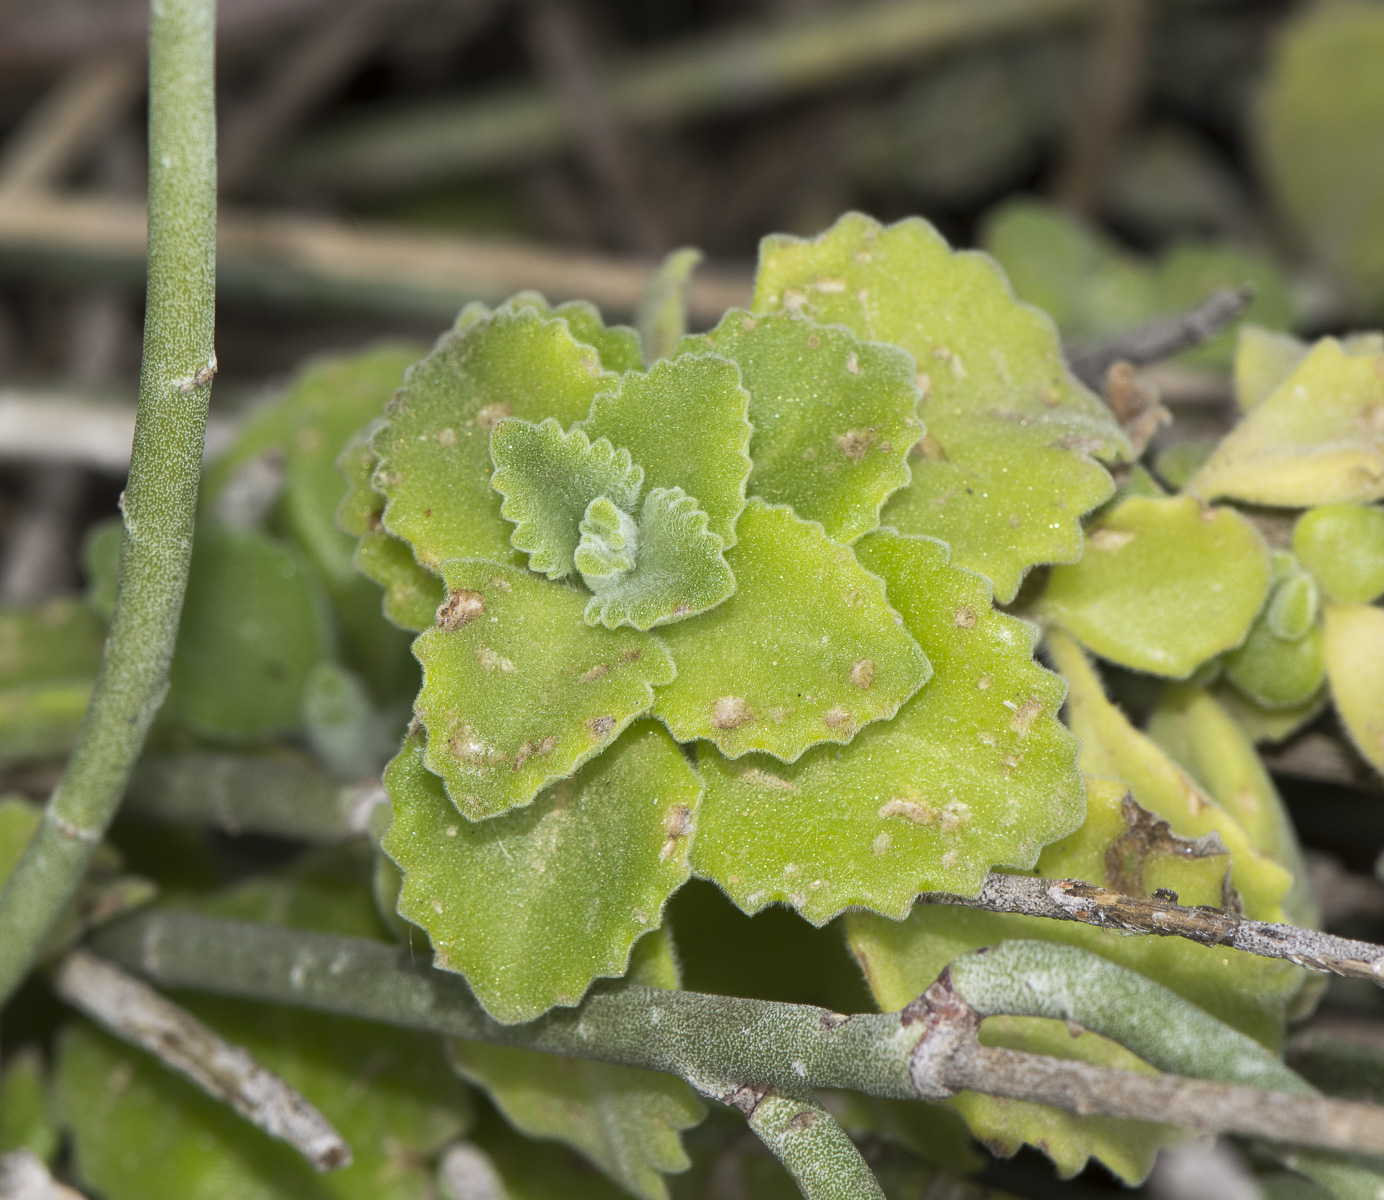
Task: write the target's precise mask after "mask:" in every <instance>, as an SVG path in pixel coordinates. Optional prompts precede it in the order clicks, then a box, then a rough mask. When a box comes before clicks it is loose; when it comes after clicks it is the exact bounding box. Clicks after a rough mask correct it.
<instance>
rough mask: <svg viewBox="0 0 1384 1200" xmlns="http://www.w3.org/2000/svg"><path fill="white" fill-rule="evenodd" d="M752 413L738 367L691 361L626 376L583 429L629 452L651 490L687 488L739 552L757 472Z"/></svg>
mask: <svg viewBox="0 0 1384 1200" xmlns="http://www.w3.org/2000/svg"><path fill="white" fill-rule="evenodd" d="M748 409H749V395H748V394H747V393H746V391H745V389H744V388H743V387H741V386H740V372H739V371H738V370H737V369H736V367H735V364H734V363H730V362H727V361H726V360H725V359H722V358H715V357H713V356H711V355H695V356H694V355H684V356H682V357H680V358H678V359H675V360H671V361H670V360H667V359H663V360H661V361H659V362H656V363H655V364H654V365H653V367H652V368H651V369H650V371H649V373H648V374H647V375H644V374H641V373H639V372H637V371H635V372H630V373H629V374H627V375H624V376H623V377H622V378H621V380H620V389H619V391H610V390H607V391H606V392H604V393H603V394H602V395H599V396H597V397H596V398H595V400H594V401H593V402H592V405H591V415H590V416H589V417H587V419H586V420H584V421H582V422H581V428H582V429H583V430H585V431H586V433H587V434H588V435H589V436H590V437H591V438H592V439H593V440H594V439H596V438H609V439H610V442H611V444H612V445H614V446H619V447H621V448H622V449H625V450H628V451H629V452H630V456H631V458H633V460H634V461H635V462H636V463H638V464H639V465H640V466H641V467H643V468H644V486H645V487H646V488H650V489H652V488H674V487H680V488H682V489H683V491H685V492H686V493H687V494H688V495H689V496H692V497H693V498H694V499H695V500H696V501H697V506H698V507H699V508H700V509H702V510H703V511H704V512H705V513H706V514H707V515H708V516H709V517H710V518H711V521H710V525H709V526H708V528H709V529H710V530H711V532H712V533H714V534H715V535H716V536H717V537H719V538H720V539H721V540H722V541H723V542H725V544H726V545H727V546H733V545H735V537H736V533H735V522H736V519H737V518H738V517H739V516H740V510H741V509H742V508H744V507H745V480H746V478H748V476H749V474H750V467H751V463H750V456H749V454H748V452H747V447H748V446H749V442H750V433H751V429H750V422H749V419H748V417H747V415H746V414H747V412H748Z"/></svg>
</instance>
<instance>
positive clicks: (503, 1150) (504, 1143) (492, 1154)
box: [443, 1106, 798, 1200]
mask: <svg viewBox="0 0 1384 1200" xmlns="http://www.w3.org/2000/svg"><path fill="white" fill-rule="evenodd" d="M742 1127H743V1124H742ZM473 1137H474V1140H473V1142H471V1143H464V1145H466V1147H467V1151H468V1152H469V1156H472V1160H473V1162H475V1163H476V1167H479V1168H480V1170H475V1169H474V1168H473V1170H472V1171H468V1173H467V1175H466V1177H465V1178H466V1180H467V1183H468V1184H472V1182H473V1180H475V1178H476V1176H477V1175H479V1174H480V1173H481V1171H483V1170H484V1166H485V1165H488V1166H489V1167H490V1168H491V1170H492V1171H493V1172H494V1175H495V1176H498V1182H499V1185H500V1187H501V1188H502V1189H503V1190H502V1191H500V1192H498V1193H496V1195H495V1198H494V1200H625V1198H626V1197H627V1196H628V1193H627V1192H625V1191H624V1190H623V1189H620V1188H617V1187H616V1186H615V1185H614V1184H612V1183H610V1182H609V1181H608V1180H607V1179H606V1177H605V1176H604V1175H602V1174H601V1172H600V1171H598V1170H597V1169H596V1168H595V1167H593V1166H592V1165H591V1164H590V1163H589V1162H587V1161H586V1159H584V1158H582V1157H580V1156H579V1155H577V1154H576V1153H575V1152H574V1151H572V1150H570V1149H568V1148H567V1147H566V1146H563V1145H560V1144H559V1143H557V1142H538V1141H532V1140H530V1139H529V1138H526V1137H524V1136H522V1135H521V1134H519V1133H516V1132H515V1131H514V1130H513V1129H512V1128H511V1127H510V1126H509V1124H508V1123H507V1122H506V1121H505V1120H504V1118H503V1117H501V1116H499V1115H498V1114H496V1113H495V1112H494V1111H493V1110H492V1109H490V1108H489V1106H486V1107H485V1108H484V1109H483V1110H482V1111H481V1114H480V1121H479V1123H478V1125H477V1128H476V1131H475V1134H474V1135H473ZM480 1155H484V1158H483V1159H479V1156H480ZM477 1159H479V1161H477ZM467 1165H468V1167H470V1166H471V1163H468V1164H467ZM790 1186H791V1185H790ZM443 1195H444V1196H446V1195H447V1193H446V1192H444V1193H443ZM453 1195H455V1196H456V1197H457V1200H470V1197H469V1196H468V1194H467V1193H466V1192H465V1191H459V1192H454V1193H453ZM448 1200H451V1198H450V1197H449V1198H448ZM475 1200H490V1198H489V1196H488V1194H487V1193H484V1192H478V1193H477V1196H476V1198H475ZM756 1200H758V1197H756ZM793 1200H798V1198H797V1195H796V1193H795V1194H794V1197H793Z"/></svg>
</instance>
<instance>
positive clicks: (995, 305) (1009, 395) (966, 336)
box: [753, 213, 1129, 602]
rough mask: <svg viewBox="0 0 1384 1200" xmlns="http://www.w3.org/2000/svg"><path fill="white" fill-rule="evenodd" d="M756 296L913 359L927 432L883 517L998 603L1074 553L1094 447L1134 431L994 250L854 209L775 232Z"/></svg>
mask: <svg viewBox="0 0 1384 1200" xmlns="http://www.w3.org/2000/svg"><path fill="white" fill-rule="evenodd" d="M753 308H754V309H755V310H756V311H757V312H777V311H779V310H781V309H790V310H796V311H799V312H801V313H802V314H803V315H804V316H807V317H810V318H812V319H813V320H815V321H818V322H820V323H823V324H838V323H839V324H844V325H846V326H847V327H848V328H850V329H851V330H852V332H854V333H855V334H856V336H857V337H861V338H868V339H872V340H877V341H883V342H893V343H894V344H895V345H897V346H901V347H902V348H903V349H905V350H907V351H909V352H910V353H911V354H912V355H913V357H914V359H915V360H916V361H917V365H918V371H919V374H918V379H917V382H918V385H919V387H920V389H921V390H922V392H923V396H924V399H923V402H922V406H921V411H920V416H921V417H922V420H923V422H924V423H925V425H926V426H927V430H928V439H930V440H925V441H924V442H923V443H922V449H923V455H922V456H921V457H919V458H916V459H914V460H913V463H912V469H913V482H912V484H911V485H910V486H909V487H908V488H905V489H903V490H902V491H900V492H897V493H895V496H894V498H893V500H892V501H891V502H890V504H889V505H888V507H887V508H886V509H885V511H884V513H883V514H882V520H884V522H885V523H886V524H892V525H894V526H896V527H897V528H898V529H899V531H900V532H901V533H912V534H924V535H929V536H933V537H938V538H941V539H942V540H943V541H945V542H948V543H949V544H950V545H951V546H952V549H953V552H954V554H955V556H956V564H957V565H958V566H961V567H967V568H969V569H971V570H976V571H980V572H982V573H983V574H985V575H987V576H988V577H989V578H990V579H992V580H993V581H994V583H995V594H996V597H997V598H998V599H999V600H1001V601H1003V602H1008V601H1009V600H1011V599H1013V597H1014V595H1015V593H1016V592H1017V591H1018V587H1019V583H1020V581H1021V580H1022V579H1023V576H1024V574H1025V572H1027V570H1028V569H1029V568H1030V567H1032V566H1034V565H1036V564H1038V563H1043V562H1056V561H1062V562H1074V561H1075V560H1076V559H1077V558H1078V557H1079V556H1080V553H1081V537H1080V525H1079V517H1080V515H1081V514H1082V513H1083V512H1086V511H1088V510H1089V509H1091V508H1094V507H1095V506H1096V505H1097V504H1099V503H1101V502H1102V501H1103V500H1106V499H1108V498H1109V496H1110V495H1111V493H1112V492H1113V491H1114V484H1113V482H1112V481H1111V480H1110V478H1109V476H1108V475H1107V474H1106V472H1105V471H1104V470H1103V469H1102V468H1101V467H1100V466H1099V465H1098V464H1097V463H1096V462H1095V461H1093V459H1096V458H1098V459H1101V460H1104V461H1110V462H1113V461H1121V460H1123V459H1125V458H1127V457H1128V455H1129V444H1128V441H1127V440H1126V438H1125V436H1124V434H1123V433H1122V432H1121V431H1120V429H1119V427H1118V426H1117V425H1116V424H1115V421H1114V419H1113V417H1112V416H1111V415H1110V413H1109V412H1108V411H1107V410H1106V409H1105V408H1104V406H1103V405H1101V403H1100V402H1099V401H1098V400H1097V399H1096V398H1095V397H1094V396H1093V395H1091V394H1090V393H1089V392H1088V391H1086V389H1085V388H1083V387H1082V386H1081V385H1080V384H1078V383H1077V382H1076V381H1075V380H1074V379H1073V378H1072V377H1071V375H1070V374H1069V373H1068V372H1067V369H1066V367H1065V366H1064V364H1063V361H1062V354H1061V349H1060V346H1059V344H1058V341H1057V333H1056V330H1055V329H1054V327H1053V324H1052V322H1051V320H1050V319H1049V318H1048V317H1047V316H1046V315H1044V314H1043V313H1041V312H1040V311H1038V310H1037V309H1035V308H1032V307H1030V306H1028V305H1026V304H1022V303H1020V302H1019V301H1017V300H1016V299H1015V298H1014V295H1013V293H1012V292H1011V291H1010V289H1009V286H1008V284H1007V283H1006V282H1005V279H1004V276H1003V274H1002V273H1001V272H1000V270H999V269H998V267H997V266H996V265H995V263H994V261H993V260H992V259H990V258H988V257H986V256H985V255H982V254H976V253H970V252H963V253H953V252H952V251H951V250H950V249H949V248H948V247H947V245H946V243H945V242H944V241H943V240H942V238H941V237H940V236H939V235H938V234H937V233H936V232H935V231H934V230H933V229H932V227H931V226H929V225H927V224H926V223H925V222H923V221H921V220H918V219H912V220H908V221H901V222H899V223H898V224H896V225H891V226H888V227H887V228H886V227H882V226H880V225H879V224H878V223H877V222H875V221H873V220H871V219H870V218H868V217H865V216H862V215H861V214H859V213H850V214H847V215H846V216H844V217H842V218H841V219H840V220H839V221H837V223H836V224H835V225H834V226H833V227H832V228H831V229H830V230H828V231H827V232H826V233H824V234H822V235H821V236H820V237H819V238H817V239H815V240H813V241H803V240H800V239H797V238H790V237H779V236H775V237H770V238H766V239H765V240H764V241H763V243H761V247H760V263H759V274H758V277H757V279H756V282H755V296H754V304H753Z"/></svg>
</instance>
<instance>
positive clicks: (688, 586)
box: [576, 488, 735, 631]
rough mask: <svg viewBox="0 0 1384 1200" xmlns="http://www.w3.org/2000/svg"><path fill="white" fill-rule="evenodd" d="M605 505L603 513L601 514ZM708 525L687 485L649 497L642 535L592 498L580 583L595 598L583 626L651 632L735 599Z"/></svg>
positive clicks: (730, 578) (641, 517)
mask: <svg viewBox="0 0 1384 1200" xmlns="http://www.w3.org/2000/svg"><path fill="white" fill-rule="evenodd" d="M601 505H605V506H606V509H605V511H603V512H601V511H596V510H597V508H598V506H601ZM593 513H594V514H595V519H593ZM708 521H709V518H708V516H707V514H706V513H704V512H703V511H702V510H701V509H700V508H698V507H697V502H696V500H694V499H693V498H692V497H691V496H689V495H687V494H686V493H685V492H684V491H683V490H682V488H654V489H653V491H651V492H650V493H649V494H648V496H646V497H645V499H644V507H643V508H642V509H641V510H640V513H639V525H638V528H637V532H636V530H635V527H634V522H632V521H631V520H630V519H629V517H627V516H625V514H624V513H622V512H620V511H619V510H618V509H615V508H614V507H613V506H611V505H609V503H608V501H606V500H605V499H604V498H602V499H600V500H593V501H592V503H591V507H590V508H588V509H587V520H586V521H583V522H582V526H581V530H582V540H581V546H580V548H579V549H578V551H577V556H576V561H577V568H578V570H580V571H581V576H582V580H583V581H584V582H585V583H586V585H587V587H589V588H590V589H591V590H592V592H594V593H595V594H594V595H593V596H592V598H591V599H590V600H589V601H588V602H587V605H586V612H585V620H586V623H587V624H588V625H595V624H596V623H597V622H600V623H601V624H603V625H605V626H606V628H608V629H615V628H617V627H618V626H620V625H622V624H627V625H632V626H633V627H634V628H635V629H638V630H642V631H647V630H649V629H652V628H653V627H654V626H655V625H666V624H668V623H670V622H673V621H682V620H685V619H686V618H688V617H693V616H696V615H697V614H698V613H703V612H706V611H707V609H711V608H715V607H716V606H717V605H718V604H720V603H721V602H722V601H723V600H725V599H726V598H727V597H728V596H730V595H731V593H732V592H734V591H735V575H734V574H733V573H732V572H731V569H730V567H729V566H727V565H726V558H725V554H724V553H723V549H724V543H723V542H722V541H721V539H720V538H719V537H717V536H716V534H714V533H712V532H710V530H709V529H708V528H707V524H708ZM631 535H634V536H631Z"/></svg>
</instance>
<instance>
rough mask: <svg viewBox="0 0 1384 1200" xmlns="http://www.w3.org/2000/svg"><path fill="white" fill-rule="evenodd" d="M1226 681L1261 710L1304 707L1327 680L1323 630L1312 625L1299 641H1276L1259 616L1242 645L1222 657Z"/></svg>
mask: <svg viewBox="0 0 1384 1200" xmlns="http://www.w3.org/2000/svg"><path fill="white" fill-rule="evenodd" d="M1224 664H1225V677H1226V678H1227V679H1228V680H1230V682H1231V683H1233V684H1234V685H1235V686H1236V687H1237V688H1239V689H1240V691H1241V692H1243V693H1244V694H1245V695H1246V696H1247V697H1248V698H1249V699H1250V700H1252V701H1253V702H1254V703H1255V704H1258V705H1260V706H1262V707H1264V708H1273V709H1291V708H1296V707H1298V706H1299V705H1302V704H1306V703H1307V702H1308V701H1309V700H1311V698H1312V697H1313V696H1314V695H1316V694H1317V692H1318V691H1319V690H1320V689H1321V686H1322V682H1323V680H1325V678H1326V653H1325V642H1324V634H1323V630H1322V626H1321V625H1320V623H1318V622H1313V623H1312V624H1311V625H1310V626H1309V627H1308V629H1307V631H1306V632H1305V633H1304V634H1303V635H1302V636H1301V637H1298V638H1283V637H1279V636H1278V635H1277V634H1276V633H1275V632H1274V630H1273V628H1272V626H1271V625H1270V623H1269V619H1268V614H1267V613H1265V614H1261V615H1260V616H1259V617H1258V618H1257V619H1256V620H1255V622H1254V624H1253V625H1251V626H1250V630H1249V635H1248V636H1247V637H1246V638H1245V642H1244V645H1242V646H1239V647H1237V648H1236V649H1234V650H1232V651H1230V653H1229V654H1227V655H1226V656H1225V660H1224Z"/></svg>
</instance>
